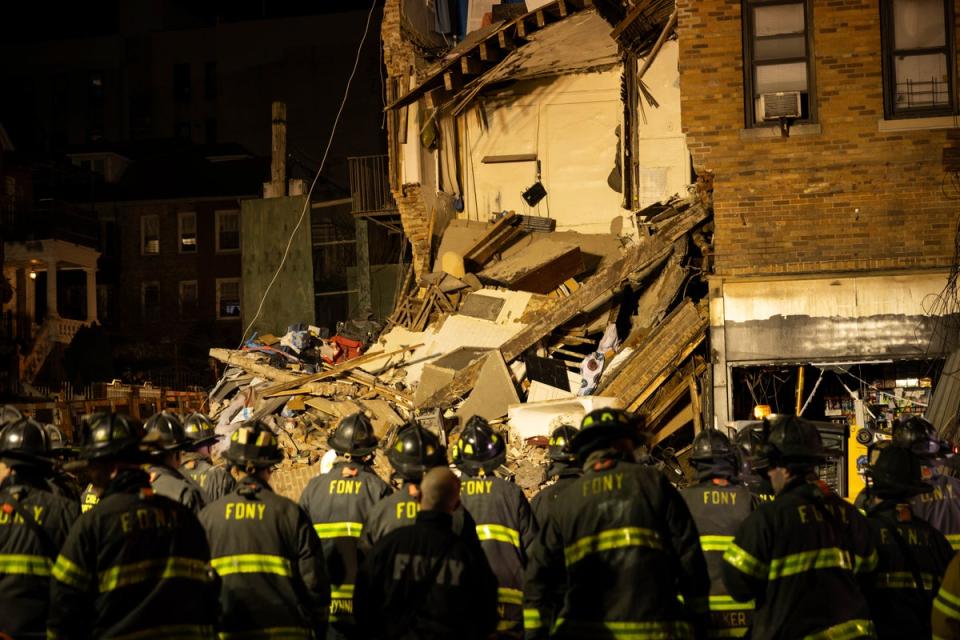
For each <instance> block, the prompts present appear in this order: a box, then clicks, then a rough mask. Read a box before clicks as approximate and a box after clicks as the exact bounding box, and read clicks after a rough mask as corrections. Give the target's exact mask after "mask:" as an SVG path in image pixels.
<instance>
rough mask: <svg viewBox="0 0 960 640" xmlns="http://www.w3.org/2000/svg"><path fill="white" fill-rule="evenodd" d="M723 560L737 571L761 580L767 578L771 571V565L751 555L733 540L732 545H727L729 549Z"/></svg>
mask: <svg viewBox="0 0 960 640" xmlns="http://www.w3.org/2000/svg"><path fill="white" fill-rule="evenodd" d="M723 561H724V562H726V563H727V564H729V565H730V566H732V567H733V568H734V569H736V570H737V571H739V572H741V573H745V574H747V575H748V576H751V577H753V578H757V579H759V580H766V578H767V574H768V573H769V572H770V567H769V565H767V564H766V563H764V562H760V561H759V560H757V559H756V558H754V557H753V556H752V555H750V553H749V552H748V551H746V550H744V549H743V548H742V547H740V546H738V545H737V544H736V543H733V542H731V543H730V546H729V547H727V550H726V551H725V552H724V554H723Z"/></svg>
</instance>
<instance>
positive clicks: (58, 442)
mask: <svg viewBox="0 0 960 640" xmlns="http://www.w3.org/2000/svg"><path fill="white" fill-rule="evenodd" d="M43 430H44V431H46V432H47V446H48V448H49V449H50V453H51V454H53V455H58V456H66V455H72V454H73V453H74V450H73V447H71V446H70V441H69V440H67V434H66V433H64V432H63V429H61V428H60V427H58V426H57V425H55V424H45V425H43Z"/></svg>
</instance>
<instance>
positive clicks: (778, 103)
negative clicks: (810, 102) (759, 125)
mask: <svg viewBox="0 0 960 640" xmlns="http://www.w3.org/2000/svg"><path fill="white" fill-rule="evenodd" d="M759 110H760V119H761V120H780V119H781V118H799V117H800V115H801V114H800V92H799V91H778V92H777V93H762V94H760V109H759Z"/></svg>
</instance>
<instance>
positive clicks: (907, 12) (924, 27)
mask: <svg viewBox="0 0 960 640" xmlns="http://www.w3.org/2000/svg"><path fill="white" fill-rule="evenodd" d="M881 7H882V8H883V16H882V17H883V66H884V69H883V71H884V74H883V97H884V113H885V115H886V117H888V118H893V117H921V116H937V115H950V114H952V113H954V111H955V106H956V101H955V99H954V95H953V94H954V86H953V85H954V82H953V74H954V70H953V54H952V53H951V52H952V51H953V29H947V28H946V25H953V2H947V1H945V0H882V2H881Z"/></svg>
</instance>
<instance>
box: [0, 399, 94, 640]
mask: <svg viewBox="0 0 960 640" xmlns="http://www.w3.org/2000/svg"><path fill="white" fill-rule="evenodd" d="M49 455H50V450H49V443H48V441H47V435H46V432H45V430H44V428H43V425H41V424H40V423H38V422H36V421H35V420H33V419H31V418H21V419H20V420H18V421H16V422H14V423H12V424H9V425H7V426H6V427H4V428H3V430H0V460H2V461H3V463H4V464H5V465H6V466H7V468H9V469H10V470H11V473H10V475H8V476H7V477H6V478H5V479H4V480H3V482H0V594H2V597H0V635H2V634H7V635H8V636H9V637H12V638H18V639H20V638H24V639H30V638H44V637H46V628H47V610H48V608H49V604H50V569H51V568H52V567H53V562H54V560H56V559H57V554H58V553H59V552H60V547H62V546H63V541H64V540H66V539H67V533H68V532H69V530H70V527H71V525H73V523H74V521H75V520H76V519H77V518H78V517H79V516H80V505H79V504H77V502H76V501H73V500H70V499H68V498H66V497H64V496H61V495H56V494H55V493H54V492H53V491H52V490H51V486H50V484H49V480H50V477H51V476H52V474H53V472H54V469H53V464H52V463H51V461H50V460H49V458H48V456H49Z"/></svg>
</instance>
